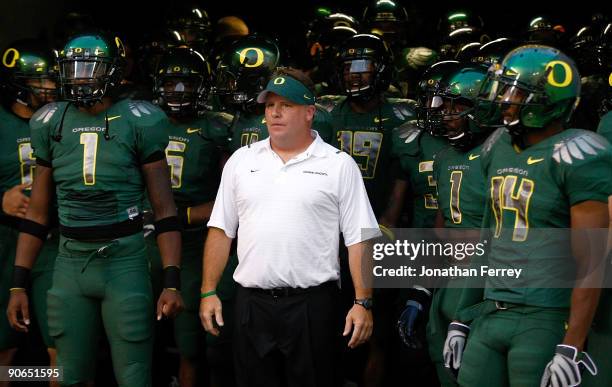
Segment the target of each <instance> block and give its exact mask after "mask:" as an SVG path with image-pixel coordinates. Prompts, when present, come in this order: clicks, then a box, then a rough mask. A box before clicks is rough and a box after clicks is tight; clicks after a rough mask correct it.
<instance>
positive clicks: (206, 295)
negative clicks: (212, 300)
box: [200, 290, 217, 298]
mask: <svg viewBox="0 0 612 387" xmlns="http://www.w3.org/2000/svg"><path fill="white" fill-rule="evenodd" d="M216 294H217V291H216V290H211V291H210V292H206V293H200V298H206V297H210V296H214V295H216Z"/></svg>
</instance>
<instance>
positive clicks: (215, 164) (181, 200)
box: [166, 112, 232, 207]
mask: <svg viewBox="0 0 612 387" xmlns="http://www.w3.org/2000/svg"><path fill="white" fill-rule="evenodd" d="M231 120H232V116H230V115H229V114H226V113H213V112H208V113H206V114H205V115H204V116H203V117H201V118H198V119H196V120H194V121H192V122H189V123H177V124H174V123H171V124H170V126H169V127H168V129H167V133H168V146H167V147H166V160H167V161H168V166H169V167H170V180H171V183H172V191H173V193H174V200H175V202H176V205H177V206H178V207H189V206H193V205H196V204H201V203H206V202H208V201H211V200H214V198H215V195H216V193H217V187H218V185H219V179H220V174H219V171H220V168H219V167H220V165H219V163H220V159H221V153H222V150H223V149H224V148H226V147H227V144H228V141H229V125H230V123H231Z"/></svg>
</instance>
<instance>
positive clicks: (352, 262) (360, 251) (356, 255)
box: [348, 241, 372, 299]
mask: <svg viewBox="0 0 612 387" xmlns="http://www.w3.org/2000/svg"><path fill="white" fill-rule="evenodd" d="M367 243H368V242H367V241H365V242H360V243H356V244H354V245H351V246H349V247H348V255H349V258H348V259H349V268H350V270H351V277H352V279H353V286H354V287H355V298H358V299H359V298H369V297H372V289H371V288H367V287H366V278H364V273H371V272H372V270H368V269H367V268H365V267H364V264H366V262H364V255H365V252H366V249H367V247H368V245H367ZM368 282H369V281H368Z"/></svg>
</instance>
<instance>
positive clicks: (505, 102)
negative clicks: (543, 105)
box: [498, 85, 529, 125]
mask: <svg viewBox="0 0 612 387" xmlns="http://www.w3.org/2000/svg"><path fill="white" fill-rule="evenodd" d="M528 96H529V94H528V93H527V91H525V90H523V89H520V88H518V87H516V86H512V85H509V86H508V87H507V88H506V89H505V90H503V91H502V92H501V93H500V95H499V100H498V102H499V103H501V113H502V117H503V119H504V123H505V124H506V125H509V124H514V123H517V122H518V121H519V119H520V116H519V113H520V110H521V106H522V104H523V102H525V100H526V99H527V97H528Z"/></svg>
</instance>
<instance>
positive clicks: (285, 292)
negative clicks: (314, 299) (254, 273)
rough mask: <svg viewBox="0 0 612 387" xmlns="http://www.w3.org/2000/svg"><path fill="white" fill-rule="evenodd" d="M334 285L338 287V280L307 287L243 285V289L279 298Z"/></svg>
mask: <svg viewBox="0 0 612 387" xmlns="http://www.w3.org/2000/svg"><path fill="white" fill-rule="evenodd" d="M332 287H335V288H336V289H338V282H337V281H328V282H324V283H322V284H320V285H316V286H311V287H309V288H273V289H262V288H245V287H243V289H245V290H247V291H249V292H253V293H257V294H263V295H266V296H270V297H273V298H280V297H291V296H297V295H300V294H307V293H311V292H314V291H317V290H321V289H327V288H332Z"/></svg>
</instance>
